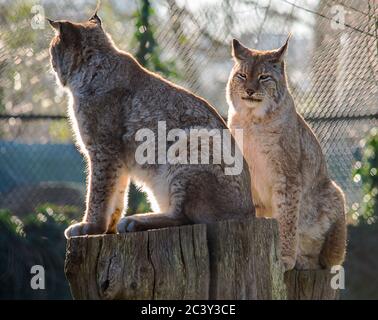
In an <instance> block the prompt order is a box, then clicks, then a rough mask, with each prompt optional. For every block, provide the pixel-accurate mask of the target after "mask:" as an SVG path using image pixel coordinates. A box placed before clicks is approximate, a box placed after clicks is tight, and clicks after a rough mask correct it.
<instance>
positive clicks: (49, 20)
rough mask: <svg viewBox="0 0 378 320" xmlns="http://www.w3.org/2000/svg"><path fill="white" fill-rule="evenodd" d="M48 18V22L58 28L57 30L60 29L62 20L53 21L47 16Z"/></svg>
mask: <svg viewBox="0 0 378 320" xmlns="http://www.w3.org/2000/svg"><path fill="white" fill-rule="evenodd" d="M46 20H47V21H48V23H49V24H50V26H51V27H52V28H53V29H54V30H56V31H60V22H59V21H53V20H51V19H49V18H46Z"/></svg>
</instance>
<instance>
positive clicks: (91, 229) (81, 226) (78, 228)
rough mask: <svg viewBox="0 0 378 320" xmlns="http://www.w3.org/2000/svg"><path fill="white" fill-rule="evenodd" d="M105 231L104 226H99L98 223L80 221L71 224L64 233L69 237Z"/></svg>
mask: <svg viewBox="0 0 378 320" xmlns="http://www.w3.org/2000/svg"><path fill="white" fill-rule="evenodd" d="M104 232H105V230H104V228H102V227H101V226H98V225H97V224H94V223H89V222H79V223H75V224H73V225H71V226H69V227H68V228H67V229H66V230H65V231H64V235H65V237H66V238H67V239H68V238H71V237H77V236H83V235H87V234H102V233H104Z"/></svg>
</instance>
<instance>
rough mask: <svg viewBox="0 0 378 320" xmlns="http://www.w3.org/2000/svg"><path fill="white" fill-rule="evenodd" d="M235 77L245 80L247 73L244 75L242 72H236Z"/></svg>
mask: <svg viewBox="0 0 378 320" xmlns="http://www.w3.org/2000/svg"><path fill="white" fill-rule="evenodd" d="M236 77H237V78H239V79H240V80H247V75H245V74H244V73H237V74H236Z"/></svg>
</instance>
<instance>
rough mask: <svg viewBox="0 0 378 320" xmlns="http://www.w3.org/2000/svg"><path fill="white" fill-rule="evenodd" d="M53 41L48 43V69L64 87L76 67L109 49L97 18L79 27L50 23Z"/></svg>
mask: <svg viewBox="0 0 378 320" xmlns="http://www.w3.org/2000/svg"><path fill="white" fill-rule="evenodd" d="M49 22H50V24H51V26H52V27H53V28H54V30H55V33H56V35H55V37H54V38H53V39H52V41H51V43H50V57H51V65H52V67H53V69H54V71H55V72H56V74H57V77H58V80H59V81H60V83H61V84H62V85H63V86H65V85H66V83H67V79H68V78H69V77H72V76H73V75H74V74H75V72H76V71H77V70H79V69H80V67H81V66H82V65H83V64H85V63H89V62H90V60H91V59H92V58H93V56H94V55H95V54H96V52H99V51H101V50H103V49H105V48H107V49H108V48H109V47H110V41H111V40H110V39H109V38H108V37H107V35H106V33H105V32H104V31H103V29H102V27H101V20H100V19H99V18H98V17H97V15H95V16H93V17H92V18H91V19H90V20H88V21H86V22H83V23H73V22H69V21H50V20H49Z"/></svg>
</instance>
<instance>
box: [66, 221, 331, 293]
mask: <svg viewBox="0 0 378 320" xmlns="http://www.w3.org/2000/svg"><path fill="white" fill-rule="evenodd" d="M65 272H66V276H67V279H68V281H69V283H70V286H71V292H72V296H73V297H74V298H75V299H188V300H190V299H286V298H289V299H335V298H337V293H336V292H335V291H334V290H332V289H331V287H330V285H329V283H330V274H329V272H327V271H301V272H298V271H291V272H288V273H286V274H285V277H284V273H283V269H282V265H281V263H280V260H279V247H278V236H277V224H276V221H274V220H271V219H255V218H253V219H248V220H243V221H236V220H230V221H222V222H218V223H215V224H209V225H204V224H202V225H190V226H182V227H174V228H167V229H159V230H151V231H146V232H136V233H128V234H116V235H99V236H84V237H75V238H71V239H69V240H68V243H67V254H66V265H65Z"/></svg>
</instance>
